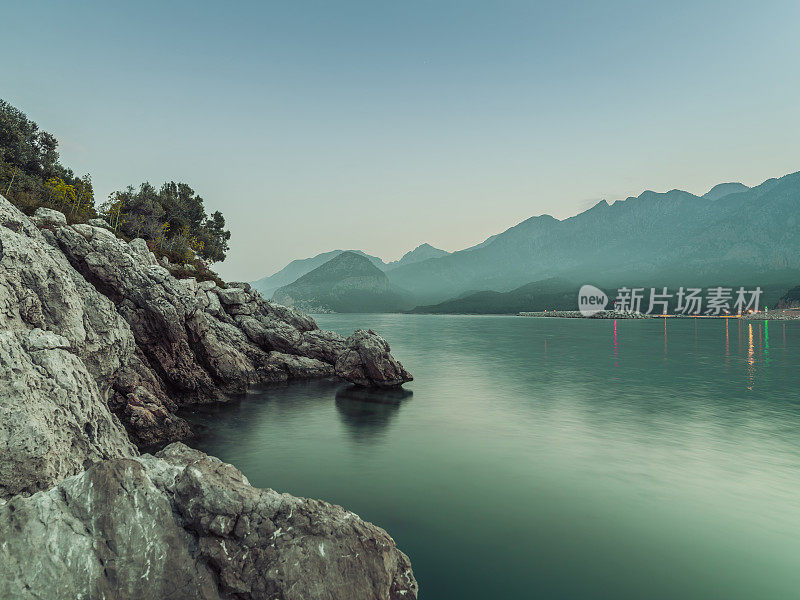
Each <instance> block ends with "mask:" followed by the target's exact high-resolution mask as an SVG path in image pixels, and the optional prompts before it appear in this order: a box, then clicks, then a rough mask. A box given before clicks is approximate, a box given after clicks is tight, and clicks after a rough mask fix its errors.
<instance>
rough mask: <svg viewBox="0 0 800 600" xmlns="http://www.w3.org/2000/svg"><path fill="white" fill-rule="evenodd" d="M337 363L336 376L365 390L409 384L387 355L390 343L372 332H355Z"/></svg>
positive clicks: (407, 374)
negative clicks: (365, 388)
mask: <svg viewBox="0 0 800 600" xmlns="http://www.w3.org/2000/svg"><path fill="white" fill-rule="evenodd" d="M345 346H346V348H345V350H344V352H342V353H341V354H340V355H339V358H338V359H337V361H336V374H337V375H338V376H339V377H341V378H343V379H346V380H348V381H351V382H353V383H355V384H356V385H360V386H364V387H379V388H394V387H398V386H400V385H402V384H404V383H405V382H407V381H412V380H413V379H414V378H413V377H412V376H411V373H409V372H408V371H406V370H405V369H404V368H403V365H401V364H400V363H399V362H398V361H397V360H396V359H395V358H394V357H393V356H392V355H391V354H390V353H389V343H388V342H387V341H386V340H385V339H383V338H382V337H381V336H379V335H378V334H377V333H375V332H374V331H372V330H371V329H370V330H368V331H365V330H364V329H358V330H356V331H355V332H353V335H351V336H350V337H349V338H347V341H346V343H345Z"/></svg>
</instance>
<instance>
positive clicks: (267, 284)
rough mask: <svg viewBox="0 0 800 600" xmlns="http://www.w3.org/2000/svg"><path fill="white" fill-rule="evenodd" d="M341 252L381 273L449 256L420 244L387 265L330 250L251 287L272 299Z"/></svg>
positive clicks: (374, 258) (375, 260)
mask: <svg viewBox="0 0 800 600" xmlns="http://www.w3.org/2000/svg"><path fill="white" fill-rule="evenodd" d="M343 252H354V253H355V254H360V255H362V256H364V257H366V258H367V259H369V261H370V262H371V263H372V264H373V265H375V266H376V267H377V268H378V269H380V270H381V271H389V270H391V269H394V268H395V267H399V266H403V265H409V264H412V263H415V262H420V261H423V260H427V259H429V258H440V257H442V256H447V255H448V254H449V252H447V251H445V250H440V249H439V248H434V247H433V246H431V245H430V244H421V245H419V246H417V247H416V248H414V249H413V250H410V251H409V252H406V253H405V254H404V255H403V256H402V258H400V260H395V261H392V262H388V263H387V262H384V261H383V260H381V259H380V258H378V257H377V256H371V255H369V254H367V253H366V252H362V251H361V250H331V251H330V252H323V253H322V254H317V255H316V256H313V257H311V258H303V259H298V260H293V261H292V262H290V263H289V264H288V265H286V266H285V267H283V268H282V269H281V270H280V271H278V272H277V273H274V274H272V275H269V276H267V277H262V278H261V279H259V280H257V281H253V282H252V286H253V287H254V288H255V289H257V290H258V291H259V292H261V295H262V296H264V297H265V298H267V299H269V298H272V295H273V294H274V293H275V291H276V290H277V289H278V288H280V287H283V286H285V285H289V284H290V283H292V282H293V281H295V280H296V279H297V278H298V277H302V276H303V275H305V274H306V273H309V272H311V271H313V270H314V269H316V268H317V267H319V266H321V265H323V264H325V263H326V262H328V261H329V260H331V259H332V258H335V257H337V256H339V255H340V254H342V253H343Z"/></svg>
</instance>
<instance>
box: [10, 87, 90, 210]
mask: <svg viewBox="0 0 800 600" xmlns="http://www.w3.org/2000/svg"><path fill="white" fill-rule="evenodd" d="M57 148H58V141H57V140H56V138H55V137H54V136H53V135H52V134H50V133H47V132H46V131H42V130H40V129H39V126H38V125H37V124H36V123H34V122H33V121H31V120H30V119H29V118H28V117H27V116H25V114H24V113H23V112H22V111H20V110H18V109H16V108H14V107H13V106H11V105H10V104H9V103H8V102H5V101H4V100H0V193H2V194H3V195H4V196H5V197H6V198H8V199H9V200H11V202H12V203H14V204H15V205H16V206H17V207H18V208H20V209H21V210H22V211H23V212H24V213H26V214H29V215H30V214H33V212H34V211H35V210H36V209H37V208H39V207H40V206H45V207H47V208H54V209H56V210H59V211H61V212H63V213H64V214H66V215H67V218H68V219H70V221H72V222H80V221H85V220H86V219H90V218H92V217H96V216H97V213H96V212H95V210H94V190H93V189H92V180H91V178H90V177H89V175H88V174H87V175H84V176H83V177H78V176H76V175H75V174H74V173H73V172H72V170H71V169H68V168H66V167H65V166H64V165H62V164H61V163H60V162H59V161H58V151H57Z"/></svg>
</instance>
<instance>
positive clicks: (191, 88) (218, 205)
mask: <svg viewBox="0 0 800 600" xmlns="http://www.w3.org/2000/svg"><path fill="white" fill-rule="evenodd" d="M798 22H800V3H798V2H796V0H787V1H767V2H759V3H755V2H738V1H724V2H685V1H674V2H661V3H655V2H615V1H607V2H596V1H591V2H580V1H575V2H563V3H559V2H552V1H548V2H538V1H532V0H531V1H528V2H519V1H513V0H511V1H505V2H490V1H481V2H475V1H472V0H457V1H444V0H441V1H416V0H404V1H403V2H397V1H390V2H385V1H379V0H369V1H363V2H356V1H348V0H340V1H338V2H330V1H320V2H310V1H302V0H297V1H291V2H289V1H281V2H271V1H262V2H214V3H204V2H199V1H192V2H179V1H175V2H146V1H140V2H136V3H121V2H110V1H104V2H80V1H76V2H37V1H35V0H28V1H26V2H13V3H11V5H10V6H4V8H3V46H4V53H5V57H6V58H5V60H4V61H3V69H2V74H0V98H3V99H5V100H7V101H8V102H10V103H11V104H13V105H14V106H16V107H17V108H20V109H21V110H23V111H24V112H25V113H26V114H27V115H28V116H29V117H30V118H32V119H33V120H35V121H36V122H37V123H38V124H39V126H40V127H41V128H43V129H45V130H47V131H50V132H51V133H53V134H55V135H56V137H57V138H58V139H59V140H60V142H61V146H60V153H61V158H62V162H63V163H64V164H65V165H67V166H70V167H71V168H73V170H74V171H76V172H77V173H81V174H82V173H85V172H89V173H91V175H92V177H93V180H94V183H95V193H96V197H97V198H98V199H99V200H103V199H104V198H105V197H107V195H108V194H109V193H110V192H112V191H114V190H118V189H122V188H124V187H126V186H127V185H138V184H139V183H141V182H143V181H150V182H151V183H154V184H160V183H163V182H164V181H169V180H175V181H185V182H187V183H188V184H189V185H191V186H192V187H193V188H194V189H195V191H197V192H198V193H199V194H200V195H201V196H202V197H203V198H204V199H205V202H206V205H207V210H208V212H211V211H213V210H220V211H222V213H223V214H224V215H225V217H226V220H227V224H228V226H229V228H230V230H231V232H232V239H231V247H230V251H229V253H228V258H227V259H226V260H225V261H224V262H223V263H218V264H217V265H215V268H216V270H218V271H219V273H220V274H221V275H222V276H223V277H224V278H226V279H229V280H248V281H250V280H254V279H257V278H259V277H262V276H264V275H268V274H271V273H273V272H275V271H277V270H278V269H280V268H281V267H283V266H284V265H285V264H286V263H288V262H289V261H291V260H293V259H295V258H305V257H309V256H313V255H315V254H318V253H320V252H324V251H327V250H332V249H336V248H343V249H360V250H363V251H365V252H368V253H369V254H373V255H376V256H380V257H382V258H384V259H385V260H394V259H397V258H399V257H400V256H401V255H402V254H404V253H405V252H406V251H408V250H410V249H412V248H414V247H415V246H417V245H419V244H421V243H423V242H428V243H430V244H432V245H434V246H437V247H440V248H444V249H445V250H451V251H452V250H458V249H461V248H465V247H468V246H470V245H473V244H475V243H478V242H480V241H482V240H484V239H485V238H487V237H489V236H490V235H493V234H495V233H498V232H500V231H503V230H505V229H507V228H508V227H510V226H512V225H514V224H516V223H518V222H520V221H522V220H524V219H526V218H528V217H530V216H532V215H539V214H544V213H547V214H551V215H553V216H555V217H557V218H565V217H568V216H571V215H574V214H576V213H578V212H580V211H582V210H585V209H587V208H589V207H590V206H592V205H594V204H596V203H597V202H598V201H600V200H601V199H606V200H608V201H609V202H613V201H615V200H620V199H624V198H626V197H628V196H632V195H638V194H640V193H641V192H642V191H644V190H646V189H651V190H655V191H667V190H670V189H674V188H680V189H685V190H688V191H690V192H693V193H697V194H702V193H704V192H706V191H707V190H708V189H710V188H711V187H712V186H713V185H715V184H717V183H720V182H725V181H741V182H743V183H745V184H747V185H755V184H757V183H760V182H761V181H763V180H765V179H768V178H770V177H776V176H781V175H785V174H787V173H791V172H795V171H798V170H800V136H798V131H800V104H799V103H798V97H800V69H798V68H797V60H798V57H800V35H798V28H797V23H798Z"/></svg>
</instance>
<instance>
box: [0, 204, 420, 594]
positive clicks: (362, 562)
mask: <svg viewBox="0 0 800 600" xmlns="http://www.w3.org/2000/svg"><path fill="white" fill-rule="evenodd" d="M0 243H1V244H2V246H1V248H2V250H1V251H0V254H1V255H2V256H1V259H0V307H2V310H0V337H1V338H2V340H0V370H2V374H0V539H2V541H3V543H2V544H1V545H0V563H1V564H3V565H4V568H3V569H0V597H3V598H43V597H47V598H77V597H85V598H102V597H120V598H128V597H130V598H134V597H135V598H165V597H170V598H233V597H235V598H286V599H295V598H297V599H300V598H306V599H308V598H337V599H338V598H342V599H349V600H353V599H357V598H365V599H366V598H370V599H371V598H379V599H392V600H395V599H400V598H404V599H408V598H416V594H417V585H416V581H415V580H414V577H413V573H412V572H411V567H410V563H409V561H408V558H407V557H406V556H405V555H404V554H403V553H402V552H400V551H399V550H398V549H397V548H396V547H395V545H394V542H393V541H392V540H391V538H390V537H389V536H388V534H386V533H385V532H384V531H382V530H381V529H379V528H377V527H375V526H373V525H371V524H369V523H365V522H364V521H361V520H360V519H359V518H358V517H357V516H356V515H353V514H352V513H348V512H347V511H345V510H344V509H341V508H339V507H335V506H332V505H328V504H326V503H323V502H318V501H314V500H303V499H298V498H292V497H291V496H287V495H281V494H278V493H276V492H272V491H271V490H257V489H254V488H252V487H250V486H249V484H248V483H247V480H246V479H245V478H244V477H243V476H242V475H241V473H239V472H238V471H236V469H235V468H234V467H232V466H230V465H225V464H223V463H221V462H220V461H218V460H217V459H214V458H212V457H208V456H205V455H204V454H202V453H199V452H197V451H194V450H191V449H189V448H187V447H186V446H183V445H182V444H171V445H170V446H168V447H167V448H165V450H163V451H162V452H160V453H158V455H156V456H150V455H142V456H139V452H138V448H139V447H143V446H152V445H154V444H159V445H164V444H167V443H170V442H177V441H180V440H188V439H191V437H192V435H193V432H192V430H191V427H190V425H189V424H188V423H187V422H186V421H185V420H183V419H182V418H180V417H179V416H178V415H177V414H176V413H177V411H178V409H179V408H181V407H184V406H190V405H192V404H198V403H208V402H225V401H226V400H227V398H228V397H229V396H230V395H231V394H238V393H242V392H245V391H246V390H247V389H248V388H250V387H253V386H259V385H263V384H267V383H270V382H275V381H285V380H289V379H301V378H313V377H331V376H336V377H340V378H342V379H345V380H348V381H351V382H353V383H356V384H358V385H364V386H372V387H386V388H392V387H397V386H399V385H401V384H402V383H404V382H406V381H409V380H410V379H411V375H410V374H409V373H408V372H407V371H406V370H405V369H404V368H403V367H402V365H401V364H400V363H399V362H397V361H396V360H395V359H394V358H393V357H392V356H391V354H390V349H389V346H388V344H387V343H386V341H385V340H383V339H382V338H381V337H380V336H378V335H377V334H375V333H374V332H372V331H361V330H360V331H357V332H355V333H354V334H353V335H352V336H350V337H349V338H344V337H343V336H341V335H338V334H336V333H333V332H328V331H322V330H320V329H319V328H318V327H317V325H316V323H315V322H314V320H313V319H311V318H310V317H308V316H307V315H304V314H302V313H300V312H298V311H296V310H293V309H291V308H286V307H283V306H280V305H276V304H273V303H270V302H267V301H265V300H264V299H263V298H262V297H261V296H260V295H259V294H258V293H256V292H255V291H253V290H252V289H250V287H249V285H247V284H229V285H227V286H226V287H221V286H218V285H217V284H215V283H213V282H198V281H196V280H195V279H192V278H189V279H177V278H175V277H174V276H173V275H172V274H171V272H170V270H169V269H168V268H167V267H165V266H164V265H162V264H159V263H158V262H157V261H156V259H155V256H154V255H153V254H152V253H151V252H150V251H149V249H148V247H147V245H146V243H145V242H144V241H143V240H138V239H136V240H132V241H130V242H126V241H124V240H122V239H119V238H118V237H116V236H115V235H114V233H113V232H111V231H109V230H108V229H107V227H104V226H103V224H102V223H99V222H98V223H94V224H92V225H89V224H77V225H68V224H67V222H66V219H65V218H64V216H63V215H62V214H61V213H58V212H55V211H52V210H47V209H40V210H39V211H37V213H36V215H35V216H34V217H33V218H28V217H26V216H25V215H23V214H22V213H21V212H20V211H19V210H17V209H16V208H15V207H14V206H12V205H11V203H9V202H8V201H7V200H6V199H5V198H3V197H2V196H0ZM44 539H47V540H48V541H47V544H42V543H40V540H44Z"/></svg>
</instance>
